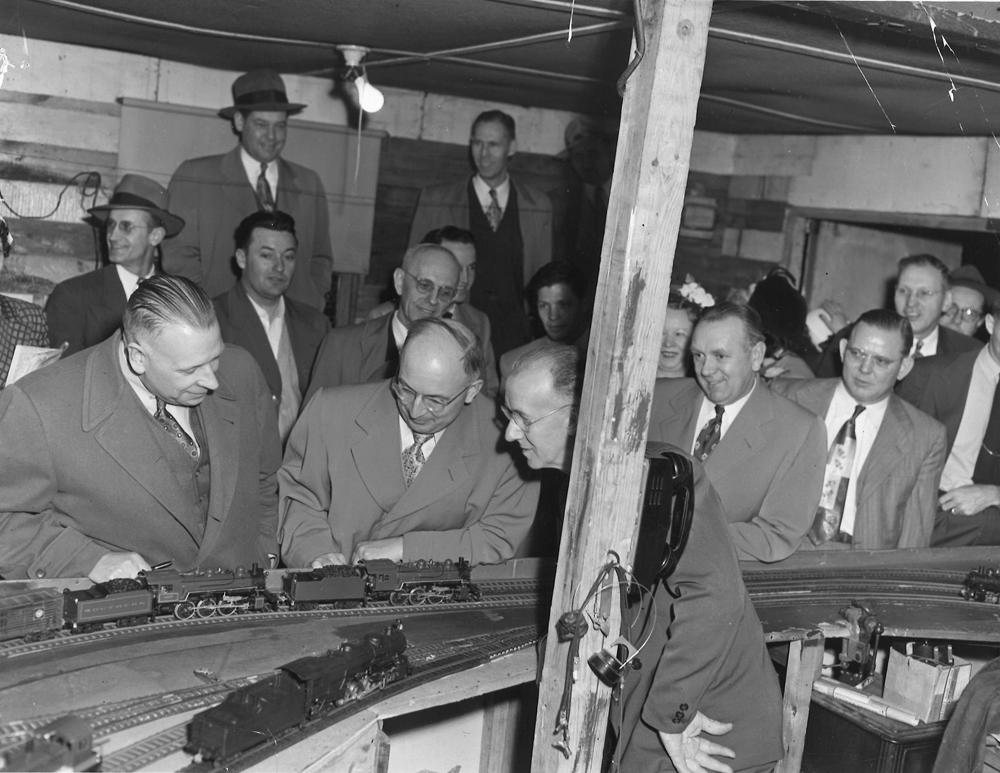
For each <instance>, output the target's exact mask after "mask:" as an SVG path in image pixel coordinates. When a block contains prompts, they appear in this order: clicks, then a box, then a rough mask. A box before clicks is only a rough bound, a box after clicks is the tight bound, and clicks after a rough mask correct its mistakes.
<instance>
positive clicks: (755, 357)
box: [750, 341, 767, 373]
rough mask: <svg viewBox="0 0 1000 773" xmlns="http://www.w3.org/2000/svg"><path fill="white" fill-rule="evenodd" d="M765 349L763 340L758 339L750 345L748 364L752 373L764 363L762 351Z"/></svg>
mask: <svg viewBox="0 0 1000 773" xmlns="http://www.w3.org/2000/svg"><path fill="white" fill-rule="evenodd" d="M766 351H767V347H766V346H765V345H764V342H763V341H758V342H757V343H755V344H754V345H753V346H751V347H750V366H751V367H752V368H753V371H754V373H756V372H757V371H759V370H760V366H761V365H763V364H764V352H766Z"/></svg>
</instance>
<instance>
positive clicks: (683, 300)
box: [656, 274, 715, 378]
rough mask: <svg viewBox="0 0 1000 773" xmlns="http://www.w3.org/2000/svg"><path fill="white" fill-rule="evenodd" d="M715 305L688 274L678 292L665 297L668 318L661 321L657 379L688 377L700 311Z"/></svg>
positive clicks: (674, 291)
mask: <svg viewBox="0 0 1000 773" xmlns="http://www.w3.org/2000/svg"><path fill="white" fill-rule="evenodd" d="M714 305H715V299H714V298H713V297H712V296H711V295H710V294H709V293H707V292H706V291H705V288H703V287H702V286H701V285H699V284H698V283H697V282H695V281H694V279H693V278H692V277H691V275H690V274H688V276H687V278H686V280H685V282H684V284H683V285H681V286H680V287H679V288H676V289H674V288H672V289H671V290H670V295H669V296H667V316H666V318H665V319H664V320H663V334H662V337H661V339H660V361H659V362H658V363H657V365H656V377H657V378H684V377H685V376H690V375H691V358H690V356H689V354H690V352H689V349H688V346H689V343H690V341H691V331H692V330H693V329H694V324H695V322H697V321H698V317H699V316H700V315H701V312H702V310H703V309H706V308H708V307H709V306H714Z"/></svg>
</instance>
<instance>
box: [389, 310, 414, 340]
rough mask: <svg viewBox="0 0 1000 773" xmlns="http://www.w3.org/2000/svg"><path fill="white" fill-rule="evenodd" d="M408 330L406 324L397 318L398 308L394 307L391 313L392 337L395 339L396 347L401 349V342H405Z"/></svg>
mask: <svg viewBox="0 0 1000 773" xmlns="http://www.w3.org/2000/svg"><path fill="white" fill-rule="evenodd" d="M409 332H410V331H409V330H408V329H407V327H406V325H404V324H403V321H402V320H401V319H400V318H399V309H396V311H394V312H393V313H392V337H393V338H394V339H395V341H396V349H399V350H402V348H403V344H404V343H406V334H407V333H409Z"/></svg>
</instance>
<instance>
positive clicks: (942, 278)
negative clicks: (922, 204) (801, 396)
mask: <svg viewBox="0 0 1000 773" xmlns="http://www.w3.org/2000/svg"><path fill="white" fill-rule="evenodd" d="M950 282H951V275H950V273H949V271H948V267H947V266H946V265H945V264H944V263H942V262H941V261H940V260H939V259H938V258H936V257H934V256H933V255H924V254H922V255H910V256H909V257H906V258H903V259H902V260H900V261H899V274H898V277H897V279H896V291H895V294H894V295H893V299H894V303H895V306H896V313H897V314H899V315H900V316H901V317H906V319H907V320H909V322H910V327H911V328H912V329H913V349H912V350H911V351H910V354H911V355H912V356H913V357H915V358H918V359H919V358H921V357H932V356H933V355H935V354H952V353H957V352H969V351H975V350H977V349H979V348H980V347H981V346H982V344H981V343H979V341H977V340H975V339H974V338H970V337H969V336H967V335H964V334H962V333H959V332H957V331H955V330H950V329H948V328H947V327H943V326H942V325H941V324H940V322H941V313H942V312H943V311H944V309H947V308H949V307H950V306H951V305H952V294H951V283H950ZM841 321H843V322H845V323H847V320H846V319H843V320H841ZM850 333H851V330H850V324H845V325H843V326H842V327H841V328H840V329H839V330H838V331H837V332H836V333H834V334H833V335H832V336H830V338H829V340H828V341H827V342H826V344H825V345H824V348H823V353H822V355H821V357H820V360H819V363H818V364H817V366H816V368H815V372H816V375H817V376H818V377H820V378H833V377H835V376H836V377H839V376H840V374H841V372H842V370H843V367H844V366H843V362H842V361H841V359H840V342H841V341H846V340H847V338H848V337H849V336H850Z"/></svg>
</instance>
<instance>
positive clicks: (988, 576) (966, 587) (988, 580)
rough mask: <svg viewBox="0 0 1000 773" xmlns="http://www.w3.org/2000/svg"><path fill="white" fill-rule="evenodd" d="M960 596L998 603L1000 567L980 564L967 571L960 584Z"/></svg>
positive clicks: (999, 598)
mask: <svg viewBox="0 0 1000 773" xmlns="http://www.w3.org/2000/svg"><path fill="white" fill-rule="evenodd" d="M962 598H964V599H965V600H966V601H985V602H986V603H987V604H1000V569H988V568H986V567H985V566H981V567H979V568H978V569H974V570H973V571H971V572H969V575H968V577H966V578H965V582H964V583H963V584H962Z"/></svg>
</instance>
